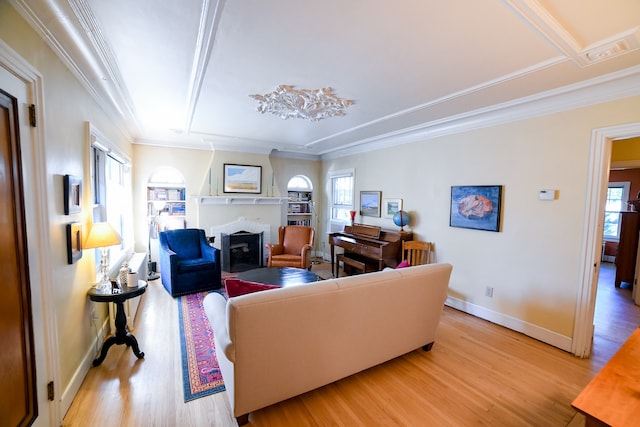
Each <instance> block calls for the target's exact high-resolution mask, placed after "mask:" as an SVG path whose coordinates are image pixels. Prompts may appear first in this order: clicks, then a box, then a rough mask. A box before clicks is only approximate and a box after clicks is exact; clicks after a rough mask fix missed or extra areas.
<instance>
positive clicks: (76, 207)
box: [64, 175, 82, 215]
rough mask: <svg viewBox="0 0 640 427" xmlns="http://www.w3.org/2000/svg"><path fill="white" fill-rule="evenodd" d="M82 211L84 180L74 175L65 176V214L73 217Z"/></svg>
mask: <svg viewBox="0 0 640 427" xmlns="http://www.w3.org/2000/svg"><path fill="white" fill-rule="evenodd" d="M81 210H82V179H81V178H78V177H77V176H73V175H65V176H64V214H65V215H71V214H74V213H78V212H80V211H81Z"/></svg>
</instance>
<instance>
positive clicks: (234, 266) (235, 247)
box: [220, 231, 262, 273]
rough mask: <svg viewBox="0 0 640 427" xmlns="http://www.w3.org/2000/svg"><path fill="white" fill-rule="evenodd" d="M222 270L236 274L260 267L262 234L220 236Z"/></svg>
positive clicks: (237, 233) (240, 232)
mask: <svg viewBox="0 0 640 427" xmlns="http://www.w3.org/2000/svg"><path fill="white" fill-rule="evenodd" d="M220 237H221V238H222V245H221V246H222V249H221V250H220V252H221V256H222V270H223V271H226V272H228V273H238V272H242V271H246V270H251V269H253V268H259V267H262V233H250V232H248V231H238V232H236V233H232V234H224V233H223V234H221V236H220Z"/></svg>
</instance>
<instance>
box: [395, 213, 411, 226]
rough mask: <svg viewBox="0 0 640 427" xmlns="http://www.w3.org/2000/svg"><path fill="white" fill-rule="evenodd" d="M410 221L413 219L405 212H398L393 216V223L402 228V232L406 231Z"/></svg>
mask: <svg viewBox="0 0 640 427" xmlns="http://www.w3.org/2000/svg"><path fill="white" fill-rule="evenodd" d="M409 221H411V217H410V216H409V214H408V213H406V212H405V211H398V212H396V214H395V215H394V216H393V223H394V224H395V225H397V226H398V227H400V231H404V227H405V225H409Z"/></svg>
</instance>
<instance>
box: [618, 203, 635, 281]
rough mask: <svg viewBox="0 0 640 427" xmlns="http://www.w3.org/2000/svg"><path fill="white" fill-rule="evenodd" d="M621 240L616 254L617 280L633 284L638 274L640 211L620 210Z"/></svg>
mask: <svg viewBox="0 0 640 427" xmlns="http://www.w3.org/2000/svg"><path fill="white" fill-rule="evenodd" d="M620 216H621V220H620V241H619V243H618V253H617V254H616V280H615V285H616V287H619V286H620V284H621V283H622V282H626V283H630V284H633V280H634V278H635V274H636V254H637V253H638V233H639V232H640V212H620Z"/></svg>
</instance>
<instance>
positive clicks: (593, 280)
mask: <svg viewBox="0 0 640 427" xmlns="http://www.w3.org/2000/svg"><path fill="white" fill-rule="evenodd" d="M637 136H640V122H638V123H632V124H628V125H621V126H613V127H609V128H602V129H596V130H594V131H593V133H592V141H591V150H590V165H589V176H588V179H589V184H588V191H587V201H586V208H587V209H586V217H585V220H586V221H585V232H584V244H583V265H582V273H581V278H580V282H581V285H580V287H579V289H578V299H577V309H576V316H575V323H574V324H575V328H574V336H573V342H572V353H573V354H575V355H576V356H579V357H589V356H590V355H591V351H592V346H593V347H594V348H595V347H596V345H597V341H596V338H597V337H596V336H595V333H596V328H595V327H594V321H595V320H596V318H595V307H596V298H597V289H598V280H599V276H600V274H599V273H600V270H601V268H600V267H601V265H600V264H601V259H602V247H603V246H602V243H603V229H604V227H603V217H604V212H605V199H606V192H607V189H608V182H609V171H610V169H611V154H612V144H613V141H617V140H623V139H628V138H634V137H637ZM612 286H613V285H612Z"/></svg>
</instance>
